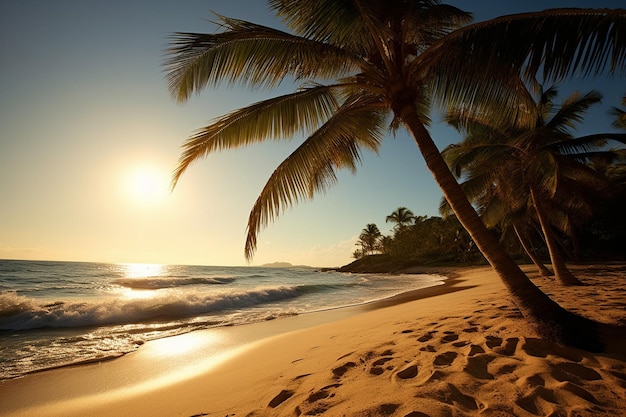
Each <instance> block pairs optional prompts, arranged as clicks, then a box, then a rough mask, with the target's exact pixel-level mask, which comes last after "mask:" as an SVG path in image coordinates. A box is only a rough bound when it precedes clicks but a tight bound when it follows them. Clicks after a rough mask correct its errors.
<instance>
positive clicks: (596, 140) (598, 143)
mask: <svg viewBox="0 0 626 417" xmlns="http://www.w3.org/2000/svg"><path fill="white" fill-rule="evenodd" d="M611 141H613V142H618V143H622V144H626V133H596V134H593V135H586V136H580V137H577V138H571V137H566V138H564V139H563V140H558V141H554V142H553V143H550V144H548V145H547V146H546V149H550V150H552V151H554V152H556V153H559V154H561V155H569V156H572V157H573V158H576V157H577V156H579V157H584V155H585V154H592V153H594V152H597V151H600V150H601V149H602V148H604V147H606V145H607V144H608V143H609V142H611Z"/></svg>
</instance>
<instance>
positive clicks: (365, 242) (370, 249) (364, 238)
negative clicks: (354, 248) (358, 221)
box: [358, 223, 382, 255]
mask: <svg viewBox="0 0 626 417" xmlns="http://www.w3.org/2000/svg"><path fill="white" fill-rule="evenodd" d="M381 237H382V234H381V233H380V230H379V229H378V226H376V225H375V224H374V223H368V224H367V225H366V226H365V229H363V230H362V231H361V234H360V235H359V242H358V244H360V245H361V247H362V254H363V255H373V254H374V253H375V252H376V251H377V250H378V248H379V246H380V245H379V243H380V239H381Z"/></svg>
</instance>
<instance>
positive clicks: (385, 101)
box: [166, 0, 626, 349]
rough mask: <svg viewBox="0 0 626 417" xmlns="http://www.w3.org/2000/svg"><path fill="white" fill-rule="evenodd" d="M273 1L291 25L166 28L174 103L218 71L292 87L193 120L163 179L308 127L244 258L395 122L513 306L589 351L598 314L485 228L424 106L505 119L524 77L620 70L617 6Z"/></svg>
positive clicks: (274, 184) (519, 108) (625, 52)
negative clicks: (200, 122) (500, 8)
mask: <svg viewBox="0 0 626 417" xmlns="http://www.w3.org/2000/svg"><path fill="white" fill-rule="evenodd" d="M269 4H270V6H271V7H272V8H273V9H274V10H275V11H276V12H277V14H278V15H279V16H280V17H282V18H283V19H284V21H285V22H286V24H287V25H288V26H289V28H290V29H291V30H292V31H293V33H287V32H284V31H279V30H276V29H272V28H268V27H264V26H260V25H257V24H254V23H251V22H245V21H241V20H236V19H230V18H226V17H221V16H220V17H219V19H220V21H221V23H222V27H223V28H224V29H225V30H224V31H223V32H220V33H216V34H196V33H179V34H177V35H175V36H174V38H173V40H172V46H171V49H170V55H169V60H168V61H167V63H166V66H167V73H168V80H169V84H170V91H171V92H172V94H173V95H174V96H175V97H176V98H177V99H178V100H180V101H184V100H187V99H188V98H189V97H190V95H191V94H192V93H193V92H194V91H199V90H201V89H202V88H204V87H205V86H207V85H216V84H218V83H220V82H226V83H241V84H243V85H246V86H249V87H258V88H271V87H275V86H277V85H278V84H279V83H280V82H281V81H283V80H284V79H285V78H286V77H288V76H289V77H293V78H292V79H295V80H296V81H298V82H300V83H301V88H300V89H298V90H297V91H295V92H294V93H292V94H287V95H284V96H280V97H276V98H270V99H267V100H263V101H261V102H259V103H256V104H253V105H250V106H248V107H244V108H242V109H240V110H235V111H233V112H231V113H229V114H227V115H225V116H223V117H220V118H218V119H216V120H214V121H213V123H211V124H210V125H209V126H207V127H204V128H201V129H199V130H198V131H197V133H196V134H194V135H193V136H192V137H190V138H189V139H188V140H187V142H186V143H185V144H184V148H183V152H182V155H181V157H180V161H179V165H178V167H177V169H176V171H175V173H174V178H173V185H175V184H176V182H177V181H178V180H179V178H180V176H181V175H182V174H183V173H184V172H185V171H186V170H187V168H188V167H189V166H190V164H191V163H193V162H194V161H196V160H198V159H201V158H203V157H205V156H207V155H208V154H210V153H213V152H215V151H218V150H224V149H231V148H237V147H242V146H246V145H250V144H253V143H256V142H261V141H265V140H269V139H282V138H290V137H292V136H294V135H295V134H297V133H303V134H305V135H307V139H306V140H305V141H304V142H303V143H302V144H301V145H300V146H298V147H297V149H296V150H295V151H294V152H293V153H292V154H291V155H290V156H288V157H287V158H286V159H285V160H284V161H283V162H282V163H281V164H280V165H279V166H278V168H277V169H276V170H275V171H274V173H273V174H272V175H271V177H270V178H269V180H268V182H267V184H266V186H265V187H264V188H263V190H262V191H261V194H260V195H259V197H258V199H257V201H256V203H255V204H254V206H253V208H252V211H251V213H250V217H249V219H248V234H247V238H246V245H245V253H246V256H247V257H248V258H249V257H251V256H252V254H253V252H254V250H255V249H256V244H257V235H258V233H259V232H260V229H261V228H262V227H264V226H265V225H267V224H268V223H269V222H270V221H272V220H274V219H275V218H276V217H277V216H278V215H279V214H280V213H281V212H282V210H283V209H284V208H285V207H286V206H290V205H292V204H295V203H297V202H299V201H300V200H302V199H307V198H312V197H313V196H314V195H315V194H317V193H320V192H324V191H325V190H327V189H328V188H329V187H330V186H331V185H333V184H334V183H335V181H336V180H337V177H336V172H337V170H339V169H345V168H347V169H350V170H355V169H356V167H357V164H358V162H359V161H360V159H361V153H362V151H364V150H371V151H376V150H378V149H379V147H380V144H381V142H382V141H383V139H384V137H385V134H386V132H387V131H388V130H389V129H391V130H396V129H399V128H400V127H404V128H406V129H407V130H408V131H409V132H410V134H411V136H412V137H413V139H414V140H415V143H416V144H417V146H418V148H419V150H420V152H421V154H422V156H423V157H424V159H425V161H426V165H427V167H428V169H429V170H430V172H431V173H432V174H433V177H434V178H435V180H436V182H437V183H438V184H439V186H440V188H441V190H442V192H443V194H444V196H445V197H446V199H447V200H448V201H449V203H450V206H451V207H452V209H453V210H454V212H455V214H456V216H457V218H458V219H459V221H460V222H461V224H462V225H463V227H464V228H465V229H466V230H467V231H468V232H469V233H470V235H471V237H472V239H473V241H474V242H475V243H476V245H477V247H478V248H479V249H480V251H481V252H482V253H483V254H484V256H485V258H486V259H487V260H488V261H489V263H490V264H491V265H492V266H493V267H494V269H495V270H496V272H497V273H498V275H499V276H500V277H501V279H502V280H503V282H504V283H505V285H506V286H507V288H508V290H509V292H510V294H511V296H512V297H513V298H514V299H515V301H516V304H517V306H518V307H519V308H520V310H521V311H522V313H523V314H524V315H525V316H526V317H527V318H528V319H529V320H531V321H532V322H533V323H535V324H537V326H538V328H539V329H549V331H548V332H546V335H547V336H550V337H552V338H555V339H558V340H561V341H563V342H567V343H574V344H577V345H579V346H585V347H588V348H595V349H598V348H599V347H600V346H601V343H600V344H599V342H598V337H597V334H595V333H596V332H597V330H598V324H597V323H595V322H593V321H591V320H587V319H583V318H581V317H579V316H577V315H574V314H573V313H570V312H567V311H565V310H564V309H563V308H561V307H560V306H559V305H558V304H557V303H555V302H554V301H553V300H551V299H550V298H549V297H548V296H546V295H545V294H543V293H542V292H541V291H540V290H539V289H538V288H537V287H536V286H535V285H534V284H533V283H532V282H531V281H530V280H529V279H528V277H527V276H526V275H525V274H524V273H523V272H522V271H521V269H520V268H519V267H518V266H517V265H516V264H515V262H514V261H513V260H512V259H511V258H510V256H508V254H507V253H506V252H505V251H504V249H503V248H502V247H501V246H500V245H499V244H498V241H497V239H496V238H495V237H494V236H493V235H492V234H491V232H490V231H489V230H488V229H487V228H486V227H485V226H484V224H483V223H482V221H481V220H480V218H479V217H478V215H477V214H476V212H475V211H474V208H473V207H472V205H471V204H470V203H469V201H468V200H467V198H466V197H465V195H464V193H463V190H462V189H461V187H460V186H459V184H458V183H457V182H456V180H455V178H454V176H453V175H452V173H451V172H450V170H449V169H448V167H447V165H446V163H445V161H444V160H443V158H442V157H441V155H440V152H439V149H438V148H437V146H436V145H435V143H434V141H433V139H432V137H431V136H430V134H429V132H428V126H429V123H430V119H429V110H430V108H431V106H432V105H433V104H437V105H440V106H442V107H445V106H448V105H451V106H453V107H460V106H464V109H465V112H464V115H466V116H467V117H472V116H475V115H477V114H481V113H484V112H485V111H488V110H489V109H493V108H498V109H500V110H501V111H500V112H498V113H495V112H493V114H496V115H497V118H498V120H499V121H501V122H505V121H509V120H511V119H514V120H516V121H518V122H519V123H520V124H524V123H529V122H532V121H534V120H535V119H536V115H535V114H534V112H532V111H530V110H529V109H530V107H529V106H527V105H526V103H529V98H528V97H527V95H526V90H525V88H524V83H523V81H522V78H520V77H523V80H526V81H528V82H532V81H533V80H535V79H536V78H537V77H538V74H539V72H541V76H543V77H545V78H562V77H565V76H567V75H570V74H575V73H578V72H583V73H585V74H594V73H598V72H601V71H604V70H609V71H612V72H618V73H626V69H625V66H624V62H625V61H626V42H624V41H623V38H624V37H623V36H622V34H623V30H624V29H623V28H624V25H625V24H626V23H625V22H626V11H623V10H622V11H620V10H616V11H612V10H596V11H594V10H582V9H567V10H566V9H559V10H546V11H543V12H537V13H527V14H522V15H517V16H514V15H512V16H505V17H501V18H497V19H493V20H491V21H488V22H481V23H477V24H474V25H468V23H469V22H470V19H471V15H470V14H469V13H466V12H464V11H462V10H460V9H458V8H456V7H453V6H449V5H445V4H441V3H440V2H439V1H437V0H406V1H394V2H389V1H387V0H317V1H314V2H312V1H310V0H270V1H269ZM582 328H587V329H588V331H589V332H591V333H592V334H591V335H590V334H584V332H582V331H581V329H582ZM555 329H557V330H556V331H555Z"/></svg>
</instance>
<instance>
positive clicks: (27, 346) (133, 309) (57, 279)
mask: <svg viewBox="0 0 626 417" xmlns="http://www.w3.org/2000/svg"><path fill="white" fill-rule="evenodd" d="M443 279H444V277H441V276H436V275H413V274H406V275H388V274H346V273H339V272H334V271H329V272H322V271H320V270H317V269H314V268H306V267H293V268H263V267H215V266H183V265H152V264H106V263H85V262H48V261H19V260H0V379H7V378H15V377H19V376H22V375H25V374H27V373H32V372H36V371H40V370H44V369H50V368H54V367H60V366H65V365H69V364H76V363H81V362H90V361H98V360H104V359H107V358H112V357H116V356H120V355H123V354H125V353H128V352H131V351H133V350H136V349H137V348H139V347H140V346H141V345H142V344H143V343H145V342H146V341H149V340H153V339H158V338H163V337H168V336H173V335H178V334H182V333H186V332H190V331H193V330H200V329H208V328H212V327H216V326H226V325H245V324H247V323H253V322H257V321H263V320H270V319H280V318H281V317H285V316H291V315H296V314H305V313H310V312H314V311H321V310H327V309H334V308H340V307H345V306H352V305H358V304H364V303H368V302H372V301H376V300H380V299H384V298H387V297H391V296H393V295H396V294H398V293H401V292H405V291H410V290H414V289H419V288H426V287H430V286H434V285H439V284H441V283H442V282H443Z"/></svg>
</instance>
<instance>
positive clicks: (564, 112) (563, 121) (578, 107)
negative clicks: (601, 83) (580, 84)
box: [546, 91, 602, 133]
mask: <svg viewBox="0 0 626 417" xmlns="http://www.w3.org/2000/svg"><path fill="white" fill-rule="evenodd" d="M601 101H602V94H600V93H598V92H597V91H590V92H588V93H586V94H585V95H584V96H582V97H580V93H578V92H575V93H573V94H572V95H570V96H569V97H568V98H567V99H566V100H565V102H563V104H562V105H561V107H560V108H559V110H558V111H557V112H556V113H555V114H554V116H552V118H551V119H550V120H549V121H548V122H547V123H546V127H548V128H550V129H553V130H556V131H559V132H562V133H568V132H569V130H570V129H572V130H573V129H576V127H577V124H578V123H580V122H581V121H582V120H583V117H584V113H585V112H586V111H587V110H589V108H590V107H591V106H593V105H594V104H597V103H600V102H601Z"/></svg>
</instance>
